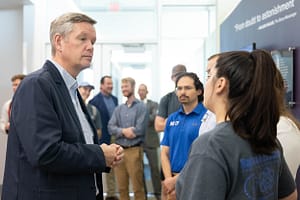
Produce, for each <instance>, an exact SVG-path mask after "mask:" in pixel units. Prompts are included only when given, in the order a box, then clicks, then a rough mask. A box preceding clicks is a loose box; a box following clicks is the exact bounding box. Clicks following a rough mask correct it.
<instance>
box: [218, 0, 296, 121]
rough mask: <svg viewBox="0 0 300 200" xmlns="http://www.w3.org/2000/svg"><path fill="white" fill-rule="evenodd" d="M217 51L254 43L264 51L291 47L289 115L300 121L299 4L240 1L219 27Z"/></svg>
mask: <svg viewBox="0 0 300 200" xmlns="http://www.w3.org/2000/svg"><path fill="white" fill-rule="evenodd" d="M220 37H221V38H220V47H221V51H231V50H239V49H242V48H244V47H245V46H248V45H249V44H252V43H253V42H255V43H256V47H257V48H263V49H267V50H276V49H287V48H289V47H295V48H296V51H295V69H294V77H295V79H294V93H295V94H294V96H295V102H296V104H295V106H294V107H293V112H294V114H295V115H296V117H297V118H298V119H300V1H299V0H242V1H241V2H240V4H239V5H238V6H237V7H236V8H235V10H234V11H233V12H232V13H231V14H230V15H229V16H228V18H227V19H226V20H225V21H224V22H223V23H222V24H221V30H220Z"/></svg>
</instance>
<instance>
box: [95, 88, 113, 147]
mask: <svg viewBox="0 0 300 200" xmlns="http://www.w3.org/2000/svg"><path fill="white" fill-rule="evenodd" d="M111 97H112V99H113V101H114V103H115V106H116V107H117V106H118V99H117V97H115V96H113V95H111ZM103 98H104V97H103V94H102V93H101V92H99V93H98V94H97V95H96V96H95V97H94V98H93V99H91V100H90V102H89V103H90V104H92V105H94V106H96V107H97V108H98V110H99V111H100V115H101V120H102V137H101V138H100V140H99V143H100V144H102V143H106V144H110V142H111V141H110V139H111V135H110V134H109V132H108V129H107V125H108V121H109V120H110V117H109V112H108V110H107V107H106V105H105V102H104V99H103Z"/></svg>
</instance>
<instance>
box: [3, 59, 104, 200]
mask: <svg viewBox="0 0 300 200" xmlns="http://www.w3.org/2000/svg"><path fill="white" fill-rule="evenodd" d="M79 101H80V104H81V107H82V110H83V112H84V113H85V114H86V117H87V119H88V121H89V123H90V124H91V126H92V129H93V132H94V143H95V144H89V145H87V144H86V142H85V139H84V135H83V132H82V129H81V125H80V122H79V119H78V117H77V113H76V111H75V108H74V106H73V103H72V100H71V97H70V95H69V91H68V89H67V87H66V84H65V82H64V80H63V78H62V77H61V75H60V73H59V71H58V70H57V69H56V67H55V66H54V65H53V64H52V63H51V62H50V61H46V63H45V64H44V66H43V68H42V69H40V70H38V71H36V72H34V73H32V74H30V75H28V76H27V77H26V79H24V80H23V81H22V84H20V86H19V88H18V90H17V91H16V93H15V95H14V98H13V106H12V115H11V126H10V134H9V136H8V144H7V154H6V163H5V172H4V181H3V190H2V200H16V199H22V200H36V199H39V200H43V199H55V200H66V199H68V200H73V199H74V200H75V199H76V200H78V199H86V200H95V198H96V197H95V196H96V195H95V194H96V189H95V176H94V175H95V173H97V174H96V176H97V184H98V188H99V190H100V194H101V193H102V179H101V172H103V171H107V168H106V165H105V157H104V153H103V151H102V149H101V148H100V147H99V145H98V144H97V142H98V141H97V134H96V130H95V127H94V126H93V125H92V122H91V119H90V117H89V115H88V114H87V110H86V107H85V106H84V103H83V101H82V99H81V97H80V95H79Z"/></svg>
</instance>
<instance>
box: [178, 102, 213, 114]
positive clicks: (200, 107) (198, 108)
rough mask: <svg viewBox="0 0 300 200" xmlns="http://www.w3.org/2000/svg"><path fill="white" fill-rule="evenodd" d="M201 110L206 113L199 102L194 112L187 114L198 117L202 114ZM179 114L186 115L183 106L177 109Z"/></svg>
mask: <svg viewBox="0 0 300 200" xmlns="http://www.w3.org/2000/svg"><path fill="white" fill-rule="evenodd" d="M203 109H204V110H205V111H206V110H207V109H206V108H205V107H204V105H203V104H202V103H201V102H199V103H198V105H197V106H196V107H195V108H194V110H193V111H192V112H190V113H189V114H191V113H196V114H197V115H200V114H201V113H202V112H203ZM179 113H181V114H183V115H186V114H185V112H184V110H183V106H182V105H181V106H180V108H179Z"/></svg>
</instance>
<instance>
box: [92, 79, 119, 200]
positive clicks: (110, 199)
mask: <svg viewBox="0 0 300 200" xmlns="http://www.w3.org/2000/svg"><path fill="white" fill-rule="evenodd" d="M112 89H113V81H112V78H111V76H103V77H102V78H101V80H100V92H99V93H98V94H97V95H96V96H95V97H94V98H93V99H92V100H91V101H90V102H89V103H90V104H92V105H94V106H95V107H96V108H97V109H98V110H99V112H100V115H101V120H102V137H101V138H100V140H99V144H103V143H105V144H110V143H111V142H112V141H111V135H110V134H109V132H108V129H107V124H108V121H109V120H110V118H111V116H112V113H113V111H114V110H115V108H116V107H117V106H118V99H117V97H115V96H114V95H112ZM106 186H107V196H106V198H105V200H118V198H117V196H116V181H115V174H114V170H111V171H110V173H107V174H106Z"/></svg>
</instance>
